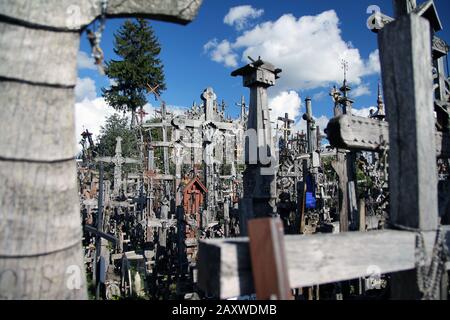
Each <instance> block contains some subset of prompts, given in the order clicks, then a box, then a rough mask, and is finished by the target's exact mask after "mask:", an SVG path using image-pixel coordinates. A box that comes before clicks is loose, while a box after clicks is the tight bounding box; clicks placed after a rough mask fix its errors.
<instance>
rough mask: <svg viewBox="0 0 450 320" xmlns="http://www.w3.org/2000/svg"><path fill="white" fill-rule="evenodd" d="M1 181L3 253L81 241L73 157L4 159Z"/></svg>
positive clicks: (0, 167) (39, 251) (30, 252)
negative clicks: (48, 161) (50, 160)
mask: <svg viewBox="0 0 450 320" xmlns="http://www.w3.org/2000/svg"><path fill="white" fill-rule="evenodd" d="M0 181H1V183H0V208H1V210H0V256H9V255H10V256H21V255H36V254H45V253H47V252H53V251H58V250H63V249H64V248H67V247H70V246H73V245H74V244H76V243H80V241H81V228H80V226H81V219H80V211H79V205H78V203H79V200H78V192H77V178H76V167H75V162H74V161H69V162H63V163H56V164H40V163H26V162H9V161H0ZM56 195H58V196H57V197H56ZM0 260H1V259H0ZM80 261H82V260H80ZM0 270H1V269H0Z"/></svg>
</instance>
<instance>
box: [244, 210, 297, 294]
mask: <svg viewBox="0 0 450 320" xmlns="http://www.w3.org/2000/svg"><path fill="white" fill-rule="evenodd" d="M283 230H284V229H283V222H282V221H281V219H279V218H260V219H253V220H249V222H248V234H249V240H250V256H251V261H252V273H253V281H254V283H255V289H256V298H257V299H258V300H291V299H292V293H291V289H290V286H289V273H288V269H287V263H286V256H285V248H284V231H283Z"/></svg>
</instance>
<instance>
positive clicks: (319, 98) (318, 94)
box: [312, 91, 329, 101]
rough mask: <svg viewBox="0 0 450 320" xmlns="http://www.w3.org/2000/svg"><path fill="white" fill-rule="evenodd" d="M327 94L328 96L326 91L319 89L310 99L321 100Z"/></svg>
mask: <svg viewBox="0 0 450 320" xmlns="http://www.w3.org/2000/svg"><path fill="white" fill-rule="evenodd" d="M327 96H329V94H328V92H326V91H320V92H318V93H316V94H314V95H313V96H312V100H313V101H321V100H323V99H324V98H325V97H327Z"/></svg>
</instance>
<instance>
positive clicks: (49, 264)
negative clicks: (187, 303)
mask: <svg viewBox="0 0 450 320" xmlns="http://www.w3.org/2000/svg"><path fill="white" fill-rule="evenodd" d="M212 2H214V1H211V0H206V1H202V0H193V1H192V0H189V1H188V0H172V1H160V0H151V1H150V0H149V1H131V0H124V1H119V0H89V1H88V0H60V1H44V0H36V1H26V0H14V1H12V0H4V1H0V31H1V32H0V61H1V63H0V106H1V107H0V110H1V116H0V122H1V125H0V299H14V300H15V299H24V300H28V299H45V300H47V299H50V300H52V299H81V300H84V299H90V300H130V299H131V300H206V299H208V300H210V299H215V300H390V299H424V300H448V299H449V298H448V293H449V287H448V285H449V277H448V275H449V273H448V270H449V268H450V260H449V258H450V226H449V224H450V161H449V158H450V139H449V137H450V133H449V130H450V78H449V74H448V71H449V70H448V57H447V55H448V53H449V51H450V50H449V46H448V44H447V43H446V41H445V40H444V38H445V37H446V36H447V37H448V35H449V34H448V33H445V32H444V24H445V22H446V21H444V20H443V19H441V17H440V13H441V12H442V16H443V15H444V13H443V11H445V10H446V9H445V6H448V4H447V3H444V2H445V1H444V0H442V1H438V0H435V1H433V0H430V1H416V0H409V1H407V0H393V1H389V2H388V3H389V5H386V1H382V2H383V5H384V6H385V7H384V8H383V9H384V10H386V13H383V12H382V11H381V10H379V7H378V6H376V5H371V6H369V9H368V11H367V13H366V12H365V11H364V12H361V13H360V15H361V19H360V20H361V21H362V23H361V26H359V28H360V29H361V30H360V32H361V34H363V37H365V38H367V39H369V38H370V41H372V42H373V46H374V48H373V49H376V51H375V55H376V59H375V60H376V63H378V60H379V63H378V65H379V68H378V69H379V70H378V69H377V71H376V72H373V73H372V74H371V77H370V78H367V79H370V80H367V81H371V82H373V83H371V84H370V85H371V87H372V89H374V90H373V92H374V93H373V94H372V93H371V92H368V93H367V94H366V93H364V92H363V93H361V88H362V89H364V86H365V84H364V81H366V80H361V77H363V76H364V74H363V73H361V72H360V71H358V70H359V69H358V68H362V67H361V65H358V63H357V62H355V61H360V62H361V61H362V60H361V58H360V57H359V53H358V57H357V59H356V60H355V58H354V57H353V56H351V55H350V56H347V57H345V55H344V56H337V55H336V56H333V55H332V54H330V55H323V54H324V53H322V52H318V51H316V50H303V51H301V52H302V53H301V54H283V52H284V51H283V50H289V49H285V48H289V46H290V45H291V44H289V43H283V44H282V45H280V43H279V42H277V41H279V40H277V39H274V40H270V39H271V38H269V37H273V32H274V31H273V30H274V29H275V25H276V24H277V23H281V22H280V21H281V20H282V19H284V20H283V21H286V19H294V21H295V22H296V23H297V22H298V24H296V28H299V30H297V31H295V32H294V31H293V34H292V37H293V39H292V41H297V40H299V41H302V38H300V39H297V38H295V34H297V33H298V34H302V35H303V37H304V38H305V39H316V40H320V39H317V38H314V34H313V33H314V32H316V31H314V28H313V27H311V25H309V24H308V21H315V20H314V17H311V16H309V17H301V13H298V12H297V13H295V14H294V15H297V16H300V17H299V18H298V19H297V18H296V17H294V15H292V14H291V15H284V16H283V17H282V18H280V15H278V16H273V17H272V16H270V17H266V18H265V16H264V15H269V14H270V13H269V11H270V10H268V8H269V7H267V8H265V9H266V10H265V11H264V10H263V9H261V10H257V9H256V8H254V7H253V6H251V5H242V6H236V7H233V8H231V9H230V6H229V5H225V4H220V5H219V4H215V5H217V7H212V5H213V4H212ZM249 2H252V1H249ZM266 2H267V1H262V2H257V3H255V4H254V6H255V7H258V6H261V7H263V6H265V5H267V6H269V4H268V2H267V3H266ZM324 2H325V3H326V4H327V5H328V7H329V9H330V10H336V9H333V5H334V6H335V5H336V4H335V3H334V2H332V1H324ZM373 2H375V4H376V2H377V1H376V0H374V1H373ZM264 3H266V4H264ZM309 4H310V5H312V2H310V1H305V4H304V6H308V5H309ZM441 4H442V7H443V8H442V9H440V5H441ZM272 5H273V4H270V6H272ZM219 7H220V8H222V7H223V8H225V7H226V9H223V8H222V9H223V10H225V11H224V12H222V11H220V15H221V16H222V17H223V15H222V14H226V13H227V12H228V14H227V15H226V16H225V18H224V19H223V21H222V20H218V21H213V20H212V19H209V20H208V22H207V23H206V22H205V20H207V15H209V14H210V13H211V14H212V13H213V12H215V13H214V17H216V13H217V12H218V11H214V10H219V9H218V8H219ZM377 8H378V9H377ZM222 9H220V10H222ZM447 9H448V7H447ZM440 10H443V11H440ZM301 11H302V10H301ZM322 11H323V10H322V9H321V10H320V12H322ZM320 12H317V13H319V14H320ZM327 12H328V14H327V15H326V14H324V15H321V17H327V16H331V17H336V14H335V13H333V14H331V15H330V12H331V11H327ZM332 12H334V11H332ZM388 13H389V14H388ZM263 14H264V15H263ZM445 14H446V17H448V12H446V13H445ZM217 16H218V15H217ZM349 17H350V16H349V15H343V18H342V20H343V21H341V22H342V23H343V24H345V23H347V22H346V20H345V18H349ZM272 18H273V19H274V21H273V22H270V21H269V22H267V21H268V19H272ZM278 18H279V20H277V19H278ZM308 19H309V20H308ZM330 19H331V18H330ZM366 19H367V26H366V23H365V21H366ZM153 20H159V21H166V22H168V23H174V24H179V25H181V26H179V27H178V29H176V30H177V31H176V32H174V33H173V34H172V33H171V34H170V37H172V38H175V39H179V40H180V42H181V38H182V37H184V36H186V37H189V39H191V38H192V39H196V37H200V34H199V35H196V33H195V32H194V31H192V30H197V29H195V28H198V27H196V24H198V25H199V26H206V25H207V24H208V25H209V26H210V27H211V28H219V27H220V28H225V27H227V28H229V33H230V30H231V31H233V32H234V36H236V34H239V35H240V36H239V37H238V38H237V40H236V42H235V43H232V42H230V41H231V40H230V41H229V40H223V41H222V42H220V41H219V40H217V39H214V40H212V41H210V42H208V43H207V44H205V46H204V48H202V47H200V48H196V49H195V50H196V51H195V55H196V56H195V59H201V61H202V64H200V63H197V62H195V63H194V62H193V61H194V60H195V59H194V58H193V59H194V60H193V61H192V64H193V66H194V67H195V68H198V69H199V70H198V72H199V73H201V78H202V79H201V82H200V81H198V79H197V77H199V78H200V76H197V75H196V72H192V70H194V69H193V68H191V69H189V71H187V70H188V69H183V68H184V67H185V66H183V67H182V66H181V64H183V65H184V64H185V65H189V64H190V61H189V59H190V58H189V57H190V56H189V53H188V51H189V50H191V49H190V48H187V49H186V53H183V52H182V51H183V49H182V48H179V50H178V52H177V54H176V55H171V56H170V57H171V58H170V59H169V58H167V56H165V55H164V53H165V46H164V44H165V43H166V41H162V42H161V43H160V39H158V32H156V31H155V30H158V31H159V30H162V29H163V28H162V27H161V25H162V24H161V25H160V24H156V23H155V25H157V27H156V28H155V29H153V24H154V22H153ZM264 21H265V22H264ZM300 22H301V23H300ZM311 23H312V22H311ZM323 23H324V24H325V25H328V26H329V25H330V24H331V25H332V24H333V22H330V21H325V22H323ZM352 23H355V22H354V21H353V22H352ZM215 24H217V26H215ZM182 25H188V26H182ZM336 25H338V24H337V23H336ZM162 26H166V24H164V25H162ZM167 26H170V25H168V24H167ZM355 26H357V24H356V23H355ZM310 27H311V28H310ZM347 27H348V25H347ZM232 28H235V30H233V29H232ZM272 28H273V29H272ZM302 28H303V29H302ZM329 28H332V27H329ZM337 28H338V27H337ZM170 30H171V29H170ZM173 30H175V29H173ZM227 30H228V29H227ZM261 30H262V31H261ZM338 31H339V32H340V30H338ZM191 32H192V34H190V33H191ZM203 32H206V31H205V30H203ZM257 32H259V33H257ZM261 32H263V33H264V32H265V33H266V36H267V37H268V40H267V42H264V44H262V45H259V44H258V45H253V46H251V45H247V47H245V45H244V44H242V43H243V42H244V40H245V39H247V38H250V37H252V36H254V37H256V35H257V34H260V33H261ZM286 32H289V31H286ZM346 32H347V31H346ZM230 34H231V33H230ZM305 34H306V35H305ZM202 36H203V33H202ZM336 36H337V37H341V35H340V34H338V35H336ZM177 37H179V38H177ZM246 37H247V38H246ZM280 37H281V35H280ZM339 39H340V38H339ZM172 40H173V39H172ZM247 40H248V39H247ZM263 40H264V39H263ZM263 40H261V41H263ZM269 40H270V41H269ZM177 41H178V40H177ZM192 41H193V42H194V40H192ZM201 41H204V39H202V40H201ZM206 41H207V40H206ZM206 41H204V43H206ZM254 41H260V40H254ZM325 41H326V39H325ZM80 43H81V48H83V50H81V51H80ZM183 43H185V42H184V41H183ZM343 43H344V44H345V42H343ZM267 45H273V46H274V47H276V46H278V45H280V47H277V48H278V49H276V50H275V49H273V48H272V49H273V50H272V49H268V48H266V46H267ZM310 45H311V48H322V49H323V48H325V47H324V46H323V45H322V47H320V46H319V45H317V46H316V45H312V44H311V43H303V44H302V46H310ZM298 46H299V45H296V48H297V47H298ZM330 47H331V44H330ZM345 48H346V50H349V51H351V52H354V50H356V51H357V52H359V51H358V50H357V49H355V48H353V47H352V45H350V44H345ZM172 49H173V48H172ZM241 49H242V59H241V58H240V57H239V55H240V52H241V51H239V50H241ZM258 49H259V51H258ZM87 50H90V52H89V53H88V55H85V53H86V51H87ZM168 50H169V49H168ZM330 50H331V49H330ZM184 54H185V55H186V57H188V58H185V57H183V55H184ZM80 55H81V57H80ZM83 55H84V56H83ZM314 55H317V56H318V57H323V56H328V57H332V59H334V61H332V62H331V64H330V65H336V68H335V69H337V71H336V72H335V70H326V72H325V76H324V79H326V81H323V82H320V81H321V80H320V81H319V80H317V79H318V78H320V77H321V76H322V75H317V74H315V73H314V74H313V73H311V72H306V70H309V71H310V70H322V72H323V68H321V69H320V68H315V67H314V66H310V65H307V64H306V63H305V61H306V62H311V61H315V60H314ZM375 55H374V56H373V57H375ZM176 57H177V58H176ZM373 57H372V55H371V59H372V58H373ZM378 57H379V59H378ZM82 58H83V59H84V60H85V61H84V62H85V63H87V64H89V66H90V67H89V68H88V69H89V72H90V74H91V75H93V76H92V78H93V79H95V82H96V83H97V85H98V87H99V88H100V87H102V89H101V90H99V91H98V92H96V93H94V96H95V95H96V94H100V95H99V96H98V97H97V100H96V101H99V99H100V100H101V101H103V102H104V103H103V104H104V107H102V109H101V111H100V113H101V120H102V122H101V124H98V123H95V125H92V126H91V127H90V126H88V125H86V124H85V123H82V124H81V125H82V126H83V128H82V130H81V131H80V130H79V129H78V126H79V125H80V119H79V118H78V111H76V110H79V108H81V107H80V105H81V102H82V101H80V100H79V99H78V94H79V92H80V90H82V88H81V87H80V82H81V80H83V79H81V78H82V76H81V75H80V74H79V72H82V71H80V66H79V65H80V60H81V59H82ZM318 59H319V58H318ZM358 59H359V60H358ZM211 60H213V61H211ZM195 61H197V60H195ZM218 63H220V64H224V65H226V67H227V68H228V69H225V72H223V69H220V65H219V64H218ZM365 63H366V62H364V61H363V62H362V64H365ZM314 64H317V65H320V64H324V65H329V64H328V63H326V62H324V61H319V60H317V61H315V62H314ZM77 65H78V66H77ZM170 66H171V67H170ZM176 66H179V68H180V71H177V73H175V74H174V73H173V71H171V70H173V68H174V67H176ZM205 66H206V67H205ZM208 66H209V67H208ZM200 68H211V70H210V71H208V70H206V69H205V70H206V71H205V70H200ZM295 68H296V69H295ZM166 70H167V73H165V72H166ZM217 70H222V72H221V73H218V74H214V75H213V73H216V72H218V71H217ZM302 70H305V71H302ZM302 72H304V73H303V74H302ZM357 72H360V73H361V75H360V76H355V74H356V73H357ZM182 73H186V74H187V73H190V74H189V75H186V74H183V75H182ZM332 73H337V75H331V74H332ZM207 74H210V75H211V80H210V79H208V77H207V76H205V75H207ZM177 76H179V77H180V79H183V80H182V82H184V81H185V80H184V79H188V78H187V77H189V78H190V79H192V80H189V81H192V84H194V85H190V84H189V83H184V84H183V85H185V86H186V87H189V88H192V87H195V86H198V85H200V87H199V88H200V89H199V90H198V91H193V92H192V91H191V92H189V94H186V90H182V91H183V94H182V95H180V96H181V97H183V99H185V101H186V102H185V104H184V105H183V106H182V107H174V106H173V105H172V104H171V102H170V101H171V100H173V99H175V98H174V97H173V96H175V95H177V92H176V91H174V90H172V89H171V86H180V80H179V79H178V80H177V81H174V79H173V78H174V77H177ZM99 79H100V80H99ZM218 79H219V80H218ZM338 79H339V80H338ZM364 79H365V78H364ZM92 81H94V80H92ZM209 81H211V82H209ZM230 81H233V82H230ZM317 81H319V82H320V84H319V85H317V86H316V88H319V89H320V90H319V91H320V92H319V91H308V89H309V87H308V86H313V84H314V83H316V82H317ZM174 83H176V84H174ZM213 84H216V85H215V86H216V87H217V88H221V89H215V88H214V85H213ZM219 84H220V85H219ZM233 84H234V85H233ZM287 88H295V89H296V90H292V91H286V89H287ZM366 89H367V91H369V88H366ZM220 91H224V92H223V93H222V92H220ZM363 91H364V90H363ZM282 92H285V93H286V95H287V94H289V95H291V94H292V95H294V96H295V97H297V98H299V97H300V96H299V94H300V95H302V99H300V98H299V99H298V101H297V108H291V107H290V104H289V103H290V102H289V101H287V100H279V99H278V100H277V98H276V96H277V94H282ZM288 92H289V93H288ZM304 92H305V93H304ZM314 92H315V93H316V94H314ZM318 92H319V94H317V93H318ZM310 93H311V97H308V96H309V94H310ZM364 96H365V97H364ZM368 96H369V97H368ZM223 97H227V98H226V99H227V100H229V101H225V100H226V99H225V98H223ZM177 99H178V100H177V101H179V100H180V99H179V97H177ZM359 99H365V100H364V102H363V103H362V104H369V103H370V105H372V106H373V107H371V108H370V109H366V110H365V111H367V112H362V111H363V110H361V109H360V107H357V106H361V103H359V102H358V100H359ZM91 100H92V99H91ZM75 101H76V103H75ZM86 101H87V100H84V102H86ZM166 101H168V103H166ZM191 101H195V102H194V103H191ZM280 101H281V103H280ZM316 106H319V107H316ZM91 107H92V108H97V107H98V106H95V105H94V104H92V106H91ZM91 110H94V109H91ZM96 110H97V109H96ZM280 110H281V112H280ZM318 110H319V111H318ZM76 112H77V113H76ZM290 112H291V114H290ZM94 113H95V111H92V116H93V114H94ZM292 113H294V114H292ZM320 113H322V114H324V115H327V116H323V117H319V116H318V115H319V114H320ZM75 114H77V118H76V117H75ZM324 118H325V119H326V121H322V120H323V119H324ZM83 119H84V118H83ZM99 120H100V119H99ZM89 123H91V124H92V123H94V121H90V122H89ZM78 131H80V132H81V135H80V132H78ZM75 132H77V133H75ZM74 137H76V139H77V142H78V144H76V143H74Z"/></svg>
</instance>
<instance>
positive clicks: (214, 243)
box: [197, 227, 450, 299]
mask: <svg viewBox="0 0 450 320" xmlns="http://www.w3.org/2000/svg"><path fill="white" fill-rule="evenodd" d="M445 232H446V235H447V238H446V244H447V248H450V228H448V227H447V228H446V229H445ZM415 237H416V235H415V233H413V232H407V231H393V230H386V231H375V232H345V233H340V234H333V235H330V234H317V235H312V236H285V238H284V239H285V245H284V247H285V248H286V257H287V265H288V270H289V280H290V287H291V288H301V287H308V286H312V285H319V284H326V283H333V282H338V281H343V280H350V279H356V278H360V277H365V276H369V275H370V271H371V268H370V267H371V266H377V267H379V268H380V270H381V272H382V273H391V272H396V271H401V270H410V269H413V268H414V266H415ZM434 237H435V233H434V232H428V233H425V239H426V244H427V250H428V252H430V250H431V247H432V245H433V243H434ZM197 265H198V275H199V287H200V288H201V289H202V290H203V291H205V292H206V293H208V294H210V295H213V296H215V297H219V298H221V299H226V298H232V297H237V296H240V295H246V294H252V293H254V286H253V278H252V270H251V262H250V253H249V246H248V238H238V239H225V240H206V241H201V242H200V245H199V261H198V264H197Z"/></svg>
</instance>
